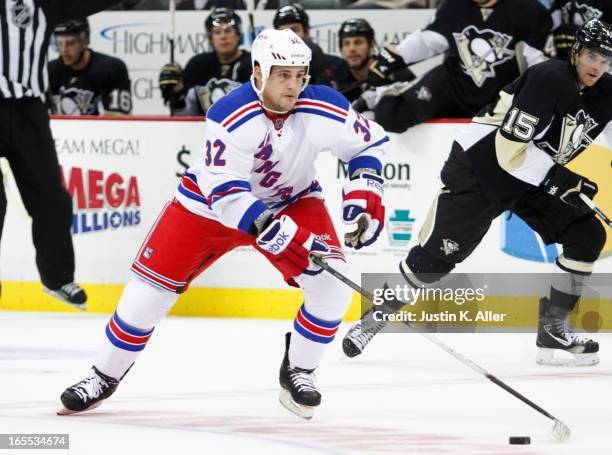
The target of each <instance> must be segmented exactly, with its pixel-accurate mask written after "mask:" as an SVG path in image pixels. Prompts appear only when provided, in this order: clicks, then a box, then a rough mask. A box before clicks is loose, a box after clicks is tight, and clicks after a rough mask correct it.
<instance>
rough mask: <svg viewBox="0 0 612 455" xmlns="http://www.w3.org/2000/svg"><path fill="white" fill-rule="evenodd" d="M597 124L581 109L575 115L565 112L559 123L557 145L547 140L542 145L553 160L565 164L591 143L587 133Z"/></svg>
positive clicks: (591, 139)
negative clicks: (559, 131)
mask: <svg viewBox="0 0 612 455" xmlns="http://www.w3.org/2000/svg"><path fill="white" fill-rule="evenodd" d="M597 125H598V123H597V122H596V121H595V120H594V119H593V117H591V116H590V115H589V114H587V113H586V112H584V110H583V109H580V110H579V111H578V112H577V113H576V115H575V116H572V115H570V114H566V115H565V117H564V118H563V120H562V124H561V134H560V136H559V147H558V148H555V147H553V146H552V145H550V143H548V142H544V143H543V144H542V147H543V148H545V149H547V150H548V151H549V152H550V153H551V154H552V155H553V159H554V160H555V162H557V163H559V164H565V163H567V162H569V161H571V160H572V159H573V158H574V157H575V156H576V155H577V154H579V153H580V152H581V151H583V150H584V149H585V148H587V147H588V146H589V145H591V143H592V142H593V139H594V138H592V137H591V136H589V134H588V133H589V131H591V130H592V129H593V128H595V127H596V126H597Z"/></svg>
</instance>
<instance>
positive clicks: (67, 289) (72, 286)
mask: <svg viewBox="0 0 612 455" xmlns="http://www.w3.org/2000/svg"><path fill="white" fill-rule="evenodd" d="M61 289H62V291H63V292H64V293H65V294H67V295H69V296H70V297H72V296H74V295H75V294H76V293H78V292H80V291H81V286H79V285H78V284H76V283H75V282H74V281H73V282H72V283H68V284H65V285H63V286H62V287H61Z"/></svg>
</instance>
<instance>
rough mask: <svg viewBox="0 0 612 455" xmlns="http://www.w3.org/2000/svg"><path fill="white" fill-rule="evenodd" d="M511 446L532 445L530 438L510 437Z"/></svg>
mask: <svg viewBox="0 0 612 455" xmlns="http://www.w3.org/2000/svg"><path fill="white" fill-rule="evenodd" d="M510 444H531V438H530V437H529V436H510Z"/></svg>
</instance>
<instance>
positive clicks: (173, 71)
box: [159, 63, 185, 109]
mask: <svg viewBox="0 0 612 455" xmlns="http://www.w3.org/2000/svg"><path fill="white" fill-rule="evenodd" d="M159 89H160V90H161V93H162V98H163V99H164V104H169V105H170V107H171V108H172V109H183V108H184V107H185V83H184V82H183V70H182V69H181V65H179V64H178V63H168V64H166V65H164V66H162V69H161V71H160V72H159Z"/></svg>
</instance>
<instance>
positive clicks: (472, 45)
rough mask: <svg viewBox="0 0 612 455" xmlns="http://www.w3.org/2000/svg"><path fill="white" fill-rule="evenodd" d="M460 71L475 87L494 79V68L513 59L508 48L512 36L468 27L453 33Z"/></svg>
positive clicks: (472, 26) (471, 26)
mask: <svg viewBox="0 0 612 455" xmlns="http://www.w3.org/2000/svg"><path fill="white" fill-rule="evenodd" d="M453 38H455V43H456V44H457V51H458V52H459V57H460V58H461V62H462V65H461V67H462V69H463V72H464V73H465V74H467V75H468V76H470V77H471V78H472V80H473V81H474V84H476V86H477V87H482V85H483V84H484V82H485V81H486V80H487V79H488V78H491V77H495V67H496V66H497V65H499V64H501V63H504V62H505V61H507V60H509V59H511V58H513V57H514V51H513V50H512V49H509V48H508V46H509V45H510V43H511V42H512V39H513V38H512V36H510V35H507V34H505V33H500V32H496V31H493V30H490V29H484V30H478V29H477V28H476V27H475V26H474V25H469V26H467V27H466V28H464V29H463V31H462V32H461V33H453Z"/></svg>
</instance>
